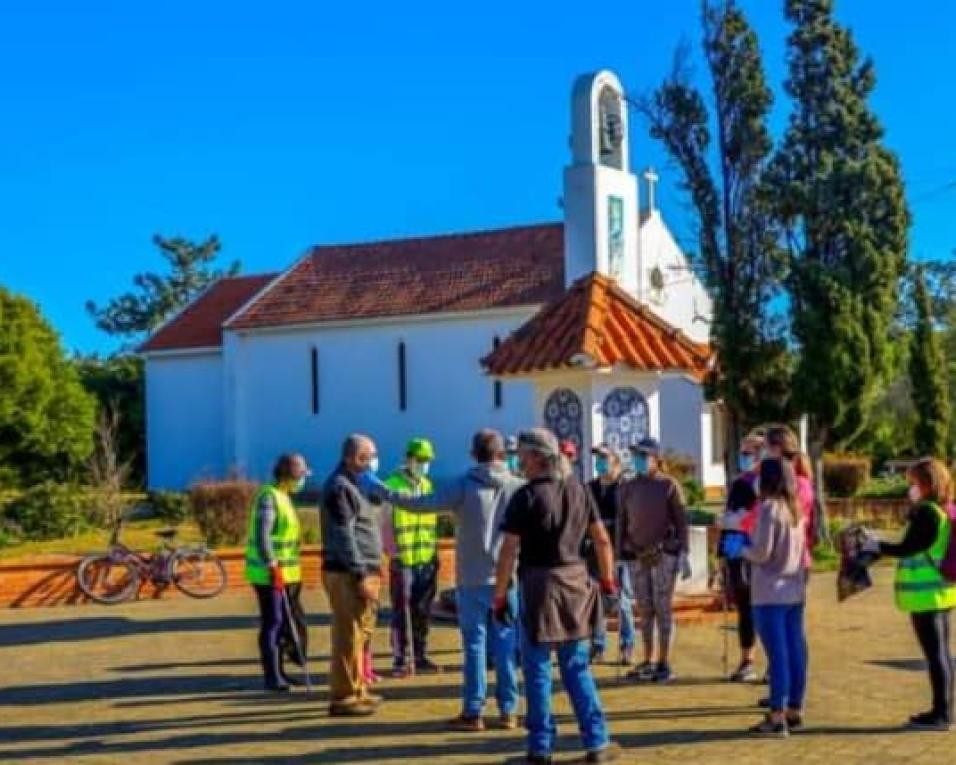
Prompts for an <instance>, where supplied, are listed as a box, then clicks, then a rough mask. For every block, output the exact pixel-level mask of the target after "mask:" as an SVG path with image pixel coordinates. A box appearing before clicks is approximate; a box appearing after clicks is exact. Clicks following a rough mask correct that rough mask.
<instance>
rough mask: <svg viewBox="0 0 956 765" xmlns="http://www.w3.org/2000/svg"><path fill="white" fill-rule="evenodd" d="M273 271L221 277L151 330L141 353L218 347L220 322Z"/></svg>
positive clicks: (263, 283) (255, 290) (233, 311)
mask: <svg viewBox="0 0 956 765" xmlns="http://www.w3.org/2000/svg"><path fill="white" fill-rule="evenodd" d="M275 277H276V274H260V275H257V276H234V277H227V278H225V279H220V280H219V281H217V282H216V283H215V284H213V285H212V286H211V287H210V288H209V289H207V290H206V291H205V292H204V293H203V294H202V295H200V296H199V297H198V298H196V299H195V300H194V301H193V302H192V303H190V304H189V305H188V306H187V307H186V308H185V309H184V310H183V311H182V312H180V313H179V314H178V315H176V316H175V317H173V318H172V319H171V320H170V321H169V322H167V323H166V324H164V325H163V326H162V327H160V328H159V329H158V330H156V332H154V333H153V334H152V335H151V336H150V337H149V338H148V339H147V340H146V342H144V343H143V344H142V345H141V346H140V347H139V351H140V352H141V353H149V352H152V351H168V350H181V349H188V348H207V347H219V346H220V345H222V324H223V322H224V321H225V320H226V319H228V318H229V317H230V316H232V315H233V314H234V313H235V312H236V311H238V310H239V309H240V308H242V306H243V305H245V304H246V303H247V302H248V301H250V300H251V299H252V298H253V297H254V296H255V295H256V293H257V292H259V291H260V290H261V289H263V288H264V287H265V286H266V285H267V284H268V283H269V282H270V281H272V280H273V279H274V278H275Z"/></svg>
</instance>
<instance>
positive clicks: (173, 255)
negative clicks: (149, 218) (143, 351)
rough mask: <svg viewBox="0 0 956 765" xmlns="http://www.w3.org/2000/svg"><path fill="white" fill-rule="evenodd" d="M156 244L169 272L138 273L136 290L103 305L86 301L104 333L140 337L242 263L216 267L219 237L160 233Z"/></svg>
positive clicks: (233, 272)
mask: <svg viewBox="0 0 956 765" xmlns="http://www.w3.org/2000/svg"><path fill="white" fill-rule="evenodd" d="M153 243H154V244H155V245H156V246H157V247H159V250H160V254H161V255H162V256H163V258H164V259H165V260H166V261H168V263H169V266H170V273H169V274H157V273H152V272H147V273H140V274H137V275H136V276H135V277H133V284H134V287H135V288H134V290H132V291H130V292H126V293H124V294H122V295H119V296H118V297H115V298H113V299H111V300H110V301H109V302H108V303H107V304H106V305H105V306H102V307H101V306H98V305H96V303H94V302H93V301H92V300H91V301H88V302H87V303H86V310H87V312H88V313H89V314H90V316H92V317H93V319H94V320H95V321H96V326H97V327H99V328H100V329H102V330H103V331H104V332H108V333H109V334H111V335H118V336H120V337H124V338H127V339H128V340H136V339H139V338H140V337H141V336H142V335H143V334H145V333H147V332H152V331H153V330H155V329H156V328H157V327H159V326H160V325H161V324H162V323H163V322H164V321H166V320H167V319H168V318H169V317H170V316H172V315H173V314H174V313H176V311H178V310H180V309H181V308H183V307H185V306H186V305H187V304H188V303H189V302H190V301H191V300H193V299H194V298H195V297H196V296H197V295H199V293H200V292H202V291H203V290H204V289H206V288H207V287H208V286H209V285H210V284H212V283H213V282H215V281H217V280H218V279H221V278H222V277H223V276H232V275H235V274H236V273H238V272H239V263H238V262H234V263H232V264H231V265H230V266H229V267H228V268H227V269H226V270H225V271H223V270H220V269H216V268H213V267H212V264H213V261H214V260H215V259H216V258H217V257H218V256H219V252H220V250H221V249H222V245H221V244H220V242H219V238H218V237H216V236H211V237H209V238H208V239H206V240H205V241H203V242H199V243H195V242H191V241H189V240H188V239H183V238H182V237H174V238H172V239H166V238H164V237H162V236H159V235H158V234H157V235H156V236H154V237H153Z"/></svg>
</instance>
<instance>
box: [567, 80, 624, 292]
mask: <svg viewBox="0 0 956 765" xmlns="http://www.w3.org/2000/svg"><path fill="white" fill-rule="evenodd" d="M637 195H638V184H637V177H636V176H635V175H634V174H633V173H631V167H630V156H629V146H628V132H627V103H626V101H625V100H624V89H623V88H622V87H621V83H620V80H618V78H617V76H616V75H615V74H614V73H613V72H610V71H607V70H602V71H600V72H596V73H592V74H585V75H581V76H580V77H578V78H577V80H575V83H574V88H573V90H572V93H571V164H570V165H569V166H568V167H566V168H565V170H564V266H565V268H564V272H565V286H570V285H571V284H572V283H573V282H575V281H576V280H577V279H580V278H581V277H582V276H586V275H588V274H590V273H592V272H594V271H597V272H599V273H602V274H604V275H606V276H610V277H612V278H614V279H616V280H617V282H618V283H619V284H620V285H621V286H622V287H623V288H624V289H625V290H627V291H628V292H630V293H631V294H632V295H634V296H635V297H638V298H640V295H639V294H638V290H639V279H638V275H639V267H638V266H639V264H638V259H639V252H638V209H639V208H638V196H637Z"/></svg>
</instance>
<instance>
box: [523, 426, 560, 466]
mask: <svg viewBox="0 0 956 765" xmlns="http://www.w3.org/2000/svg"><path fill="white" fill-rule="evenodd" d="M518 448H519V449H526V450H527V451H529V452H534V453H535V454H539V455H541V456H542V457H543V458H544V459H546V460H547V461H548V463H549V464H550V465H551V468H552V470H553V471H555V472H556V473H558V474H561V473H562V472H563V471H562V470H561V447H560V444H559V443H558V439H557V437H556V436H555V435H554V433H552V432H551V431H550V430H548V429H547V428H531V429H530V430H523V431H521V433H519V434H518Z"/></svg>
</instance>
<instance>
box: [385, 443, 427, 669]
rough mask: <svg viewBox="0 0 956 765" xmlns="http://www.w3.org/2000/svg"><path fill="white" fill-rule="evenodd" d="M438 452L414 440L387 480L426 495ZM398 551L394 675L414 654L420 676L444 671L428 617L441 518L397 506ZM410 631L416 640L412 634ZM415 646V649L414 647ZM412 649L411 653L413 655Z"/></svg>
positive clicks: (394, 558) (392, 588)
mask: <svg viewBox="0 0 956 765" xmlns="http://www.w3.org/2000/svg"><path fill="white" fill-rule="evenodd" d="M434 459H435V449H434V447H433V446H432V444H431V441H429V440H428V439H426V438H413V439H412V440H411V441H409V442H408V445H407V447H406V448H405V464H404V465H402V467H400V468H399V469H398V470H396V471H395V472H394V473H392V475H391V476H390V477H389V478H388V480H386V481H385V485H386V486H387V487H388V488H389V489H391V490H392V491H395V492H404V493H407V494H412V495H416V496H427V495H429V494H431V493H432V490H433V487H432V483H431V480H429V478H428V472H429V468H430V466H431V463H432V461H433V460H434ZM391 536H392V539H393V541H394V548H393V550H389V553H390V556H391V561H390V563H389V592H390V595H391V601H392V621H391V633H390V634H391V643H392V676H393V677H404V676H405V675H407V674H408V673H409V666H408V661H409V658H410V657H409V654H410V653H411V654H413V655H412V656H411V661H414V662H415V666H414V671H415V673H416V674H434V673H436V672H439V671H440V668H439V666H438V665H437V664H435V663H434V662H432V661H431V660H430V659H429V658H428V651H427V649H428V645H427V644H428V626H429V624H428V623H429V615H430V613H431V607H432V604H433V603H434V602H435V596H436V595H437V594H438V514H437V513H418V512H413V511H410V510H408V509H406V508H403V507H402V506H400V505H393V507H392V513H391ZM409 628H410V629H411V635H409V634H408V632H409ZM409 643H411V646H410V645H409ZM409 647H411V649H412V650H411V651H409Z"/></svg>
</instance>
